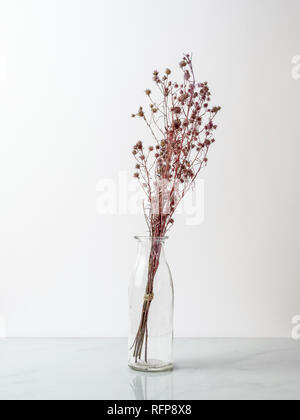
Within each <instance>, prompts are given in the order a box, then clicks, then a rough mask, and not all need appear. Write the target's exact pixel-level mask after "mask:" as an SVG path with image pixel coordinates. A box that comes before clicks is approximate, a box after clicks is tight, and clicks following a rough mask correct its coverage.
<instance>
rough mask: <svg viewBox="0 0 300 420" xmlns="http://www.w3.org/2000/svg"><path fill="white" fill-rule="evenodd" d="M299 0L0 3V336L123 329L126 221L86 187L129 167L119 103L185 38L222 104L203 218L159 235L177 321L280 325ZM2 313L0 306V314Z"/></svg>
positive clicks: (293, 185)
mask: <svg viewBox="0 0 300 420" xmlns="http://www.w3.org/2000/svg"><path fill="white" fill-rule="evenodd" d="M299 22H300V3H299V0H288V1H286V0H215V1H213V2H212V1H206V0H205V1H204V0H203V1H202V0H185V1H184V2H182V1H179V0H163V1H161V0H160V1H147V2H146V1H139V0H127V1H126V0H125V1H124V0H109V1H101V0H25V1H24V0H2V1H1V4H0V193H1V204H0V258H1V260H0V316H1V317H2V318H1V319H2V321H3V319H4V318H5V322H6V325H7V331H8V335H9V336H39V337H41V336H68V337H69V336H125V335H126V333H127V318H126V314H127V312H126V311H127V283H128V278H129V275H130V270H131V268H132V266H133V264H134V261H135V253H136V248H135V246H136V245H135V243H134V240H133V239H132V236H133V235H134V234H136V233H142V232H143V230H144V224H143V220H142V218H136V217H133V216H130V215H123V216H118V215H111V216H103V215H99V214H98V213H97V211H96V203H97V198H98V195H97V191H96V185H97V183H98V181H99V180H100V179H102V178H113V179H117V177H118V174H119V172H120V171H124V170H127V169H130V173H131V167H132V160H131V156H130V150H131V146H132V144H133V143H134V142H135V141H136V140H138V138H139V136H141V135H142V133H143V132H144V131H143V130H144V129H143V127H141V126H139V124H138V123H137V122H136V121H133V120H131V119H130V118H129V117H128V116H129V114H130V113H131V112H132V111H135V110H136V107H137V106H138V105H140V102H141V101H142V100H143V99H144V94H143V90H144V88H147V87H149V83H150V80H151V73H152V70H154V68H159V69H164V68H165V67H166V66H169V67H171V68H174V67H176V65H177V63H178V61H179V59H180V58H181V54H182V53H183V52H190V51H192V52H193V54H194V62H195V68H196V72H197V74H198V76H199V78H200V79H201V80H202V81H204V80H208V81H209V82H210V85H211V87H212V90H213V92H214V98H215V102H216V103H217V104H221V105H222V106H223V111H222V114H221V115H220V118H219V126H220V129H219V131H218V137H217V138H218V143H217V144H216V146H215V148H214V151H213V152H212V153H211V158H210V162H209V167H208V169H207V170H205V172H203V175H202V176H203V177H204V179H205V191H206V193H205V222H204V223H203V224H202V225H200V226H196V227H190V226H185V223H184V219H183V218H179V220H178V221H177V226H175V228H174V230H173V232H172V234H171V239H170V240H169V244H168V249H167V250H168V256H169V262H170V265H171V267H172V271H173V275H174V280H175V288H176V334H177V335H178V336H242V337H244V336H249V337H252V336H255V337H259V336H265V337H271V336H290V334H291V319H292V317H293V316H294V315H296V314H300V281H299V271H300V270H299V269H300V264H299V237H300V229H299V210H300V209H299V205H300V199H299V180H300V175H299V171H298V167H299V153H300V139H299V105H300V80H296V78H293V77H292V64H291V61H292V57H294V56H296V55H298V54H300V43H299V39H300V25H299ZM3 322H4V321H3Z"/></svg>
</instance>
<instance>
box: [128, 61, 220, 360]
mask: <svg viewBox="0 0 300 420" xmlns="http://www.w3.org/2000/svg"><path fill="white" fill-rule="evenodd" d="M179 67H180V69H181V70H182V79H183V80H182V81H181V83H178V82H176V81H172V80H171V73H172V72H171V70H170V69H168V68H167V69H166V70H165V72H164V73H159V72H158V71H157V70H155V71H154V72H153V81H154V83H155V86H156V88H157V89H156V91H157V92H158V97H157V98H156V96H157V95H154V94H153V93H152V91H151V90H150V89H147V90H146V91H145V93H146V96H147V98H148V100H149V112H147V111H146V110H145V109H144V108H143V107H142V106H140V107H139V109H138V111H137V113H135V114H132V117H133V118H135V117H138V118H141V119H142V120H143V121H144V123H145V124H146V126H147V127H148V129H149V131H150V134H151V136H152V138H153V143H152V144H151V145H149V146H148V147H146V146H145V145H144V142H143V141H141V140H139V141H138V142H137V143H136V144H135V145H134V147H133V150H132V154H133V156H134V158H135V160H136V165H135V173H134V177H135V178H136V179H137V180H138V181H139V183H140V185H141V188H142V190H143V191H144V193H145V195H146V200H145V201H144V203H143V209H144V215H145V220H146V223H147V226H148V231H149V237H150V238H151V239H152V243H151V251H150V256H149V267H148V280H147V286H146V290H145V297H144V302H143V304H142V314H141V320H140V324H139V327H138V331H137V334H136V337H135V340H134V343H133V346H132V348H133V355H134V357H135V360H136V361H137V360H141V359H142V357H143V355H144V360H145V362H147V359H148V355H147V353H148V338H149V336H148V320H149V312H150V307H151V302H152V300H153V299H154V298H155V297H154V294H153V288H154V279H155V275H156V272H157V270H158V267H159V260H160V254H161V247H162V242H161V240H160V239H161V238H164V237H165V236H166V233H167V232H168V231H169V229H170V228H171V227H172V226H173V224H174V213H175V211H176V209H177V207H178V205H179V203H180V202H181V201H182V199H183V198H184V197H185V195H186V194H187V192H188V191H189V190H190V189H191V187H192V186H193V185H194V183H195V180H196V178H197V176H198V175H199V173H200V171H201V169H203V168H204V167H205V166H206V165H207V162H208V152H209V149H210V147H211V146H212V144H214V143H215V138H214V132H215V130H216V129H217V125H216V124H215V123H214V119H215V117H216V115H217V114H218V112H219V111H220V109H221V108H220V107H219V106H211V92H210V89H209V87H208V83H207V82H203V83H198V82H196V80H195V75H194V69H193V64H192V56H191V55H190V54H185V55H184V56H183V59H182V61H181V62H180V63H179ZM143 350H144V352H143Z"/></svg>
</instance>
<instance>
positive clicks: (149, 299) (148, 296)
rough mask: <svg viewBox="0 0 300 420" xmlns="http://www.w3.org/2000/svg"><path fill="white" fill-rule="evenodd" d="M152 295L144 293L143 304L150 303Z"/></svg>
mask: <svg viewBox="0 0 300 420" xmlns="http://www.w3.org/2000/svg"><path fill="white" fill-rule="evenodd" d="M153 297H154V294H153V293H146V294H145V296H144V301H145V302H151V301H152V300H153Z"/></svg>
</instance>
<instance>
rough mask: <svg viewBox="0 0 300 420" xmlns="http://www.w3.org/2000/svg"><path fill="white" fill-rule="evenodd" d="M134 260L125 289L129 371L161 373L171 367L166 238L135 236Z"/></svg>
mask: <svg viewBox="0 0 300 420" xmlns="http://www.w3.org/2000/svg"><path fill="white" fill-rule="evenodd" d="M136 239H137V241H138V258H137V262H136V266H135V269H134V273H133V276H132V278H131V281H130V286H129V320H130V331H129V361H128V364H129V366H130V367H131V368H133V369H136V370H140V371H146V372H161V371H164V370H169V369H172V367H173V312H174V289H173V281H172V276H171V272H170V268H169V265H168V263H167V261H166V258H165V250H164V247H165V241H166V239H167V238H151V237H136Z"/></svg>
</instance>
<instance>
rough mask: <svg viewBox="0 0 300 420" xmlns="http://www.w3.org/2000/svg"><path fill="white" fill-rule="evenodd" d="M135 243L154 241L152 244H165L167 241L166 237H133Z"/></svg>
mask: <svg viewBox="0 0 300 420" xmlns="http://www.w3.org/2000/svg"><path fill="white" fill-rule="evenodd" d="M134 239H136V240H137V241H140V242H142V241H150V242H151V241H154V242H165V241H166V240H167V239H169V237H168V236H134Z"/></svg>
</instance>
